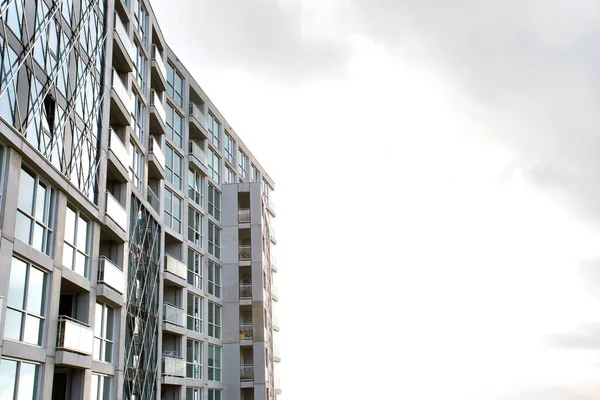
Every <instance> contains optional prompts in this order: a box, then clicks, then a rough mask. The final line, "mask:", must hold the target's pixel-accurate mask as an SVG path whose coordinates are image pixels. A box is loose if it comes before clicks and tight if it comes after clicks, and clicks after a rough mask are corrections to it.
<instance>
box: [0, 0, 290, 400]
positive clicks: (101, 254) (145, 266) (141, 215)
mask: <svg viewBox="0 0 600 400" xmlns="http://www.w3.org/2000/svg"><path fill="white" fill-rule="evenodd" d="M0 60H1V62H0V72H1V73H0V399H1V400H5V399H18V400H24V399H27V400H29V399H85V400H88V399H93V400H96V399H98V400H100V399H117V400H121V399H124V400H125V399H127V400H147V399H152V400H154V399H167V400H174V399H179V400H183V399H186V400H202V399H207V400H238V399H239V400H270V399H274V398H276V396H277V395H278V394H279V393H280V389H279V388H278V385H277V383H276V382H277V380H276V377H275V373H274V369H275V368H274V365H275V364H276V363H277V362H279V355H278V351H277V348H276V347H275V346H274V342H275V340H274V332H276V331H278V330H279V328H278V326H277V322H276V318H275V317H274V315H273V314H274V313H273V302H276V301H277V300H278V298H277V292H276V290H275V288H274V285H273V277H274V273H275V272H277V268H276V265H275V257H274V256H273V253H274V249H275V244H276V239H275V233H274V226H273V225H274V217H275V212H274V208H273V201H272V199H273V197H272V193H273V188H274V183H273V181H272V180H271V178H270V177H269V175H268V174H267V172H266V171H265V170H264V169H263V168H262V166H261V165H260V163H259V162H258V161H257V160H256V159H255V157H254V156H253V155H252V153H251V152H250V151H249V149H248V148H247V147H246V146H245V144H244V143H243V142H242V140H241V139H240V138H239V137H238V135H237V134H236V132H235V131H234V130H233V129H232V128H231V126H230V125H229V124H228V123H227V121H226V120H225V118H224V117H223V116H222V115H221V113H220V112H219V111H218V109H217V108H216V107H215V105H214V104H213V103H212V102H211V101H210V99H209V98H208V97H207V95H206V94H205V93H204V91H203V90H202V89H201V87H200V86H199V85H198V83H197V82H196V81H195V80H194V78H193V77H192V76H191V75H190V74H189V72H188V71H187V69H186V68H185V66H183V65H182V64H181V62H180V61H179V59H178V58H177V57H176V55H175V54H173V52H172V51H171V49H170V48H169V46H168V44H167V43H166V41H165V38H164V37H163V35H162V33H161V30H160V27H159V26H158V24H157V21H156V18H155V16H154V14H153V12H152V9H151V5H150V4H149V2H148V1H147V0H0Z"/></svg>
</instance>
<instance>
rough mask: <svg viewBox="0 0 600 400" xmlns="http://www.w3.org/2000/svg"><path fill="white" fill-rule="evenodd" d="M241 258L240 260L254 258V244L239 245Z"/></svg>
mask: <svg viewBox="0 0 600 400" xmlns="http://www.w3.org/2000/svg"><path fill="white" fill-rule="evenodd" d="M238 250H239V251H238V254H239V260H240V261H251V260H252V246H246V245H243V246H239V248H238Z"/></svg>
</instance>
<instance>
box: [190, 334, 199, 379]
mask: <svg viewBox="0 0 600 400" xmlns="http://www.w3.org/2000/svg"><path fill="white" fill-rule="evenodd" d="M186 361H187V370H186V376H187V377H188V378H192V379H202V342H198V341H196V340H190V339H188V340H187V360H186Z"/></svg>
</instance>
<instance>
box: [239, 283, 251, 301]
mask: <svg viewBox="0 0 600 400" xmlns="http://www.w3.org/2000/svg"><path fill="white" fill-rule="evenodd" d="M247 299H252V284H251V283H240V300H247Z"/></svg>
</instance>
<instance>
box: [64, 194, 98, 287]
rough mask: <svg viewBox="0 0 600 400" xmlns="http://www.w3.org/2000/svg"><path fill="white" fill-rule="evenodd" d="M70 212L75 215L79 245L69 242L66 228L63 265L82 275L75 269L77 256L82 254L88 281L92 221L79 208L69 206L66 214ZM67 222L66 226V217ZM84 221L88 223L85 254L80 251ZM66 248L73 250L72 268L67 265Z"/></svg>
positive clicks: (66, 218) (85, 276)
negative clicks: (80, 229) (80, 228)
mask: <svg viewBox="0 0 600 400" xmlns="http://www.w3.org/2000/svg"><path fill="white" fill-rule="evenodd" d="M69 210H70V211H71V212H72V213H73V216H74V221H73V222H74V229H73V235H74V237H75V241H76V242H77V243H69V241H68V240H67V237H66V233H67V232H66V228H65V240H64V244H63V259H62V265H63V267H65V268H69V269H70V270H71V271H73V272H75V273H77V274H79V275H82V274H80V273H79V272H77V270H76V269H75V268H77V265H76V264H77V255H78V254H81V255H82V256H83V257H84V260H85V265H84V266H83V275H82V276H83V277H84V278H86V279H88V280H89V279H90V254H91V244H92V239H93V238H92V221H91V220H89V219H88V218H87V217H85V216H83V214H82V213H81V211H79V210H78V209H77V208H75V207H72V206H70V205H68V204H67V210H66V212H67V213H68V212H69ZM65 221H66V224H69V221H68V217H66V216H65ZM81 221H83V222H85V223H86V233H85V251H86V252H85V253H84V252H83V251H82V250H81V249H80V247H79V239H80V238H79V225H80V222H81ZM65 247H69V248H71V254H72V256H71V267H69V266H68V265H65V256H66V254H67V252H65Z"/></svg>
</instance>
